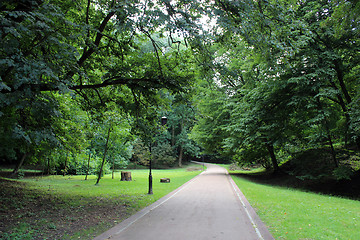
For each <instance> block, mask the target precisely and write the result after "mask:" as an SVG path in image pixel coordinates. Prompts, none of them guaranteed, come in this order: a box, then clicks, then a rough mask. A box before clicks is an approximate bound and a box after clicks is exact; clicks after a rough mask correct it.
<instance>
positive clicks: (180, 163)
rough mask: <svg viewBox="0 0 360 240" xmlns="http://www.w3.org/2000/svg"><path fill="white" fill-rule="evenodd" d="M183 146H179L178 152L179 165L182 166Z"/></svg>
mask: <svg viewBox="0 0 360 240" xmlns="http://www.w3.org/2000/svg"><path fill="white" fill-rule="evenodd" d="M183 152H184V150H183V147H182V146H180V153H179V167H182V159H183Z"/></svg>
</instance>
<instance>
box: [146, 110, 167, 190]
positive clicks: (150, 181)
mask: <svg viewBox="0 0 360 240" xmlns="http://www.w3.org/2000/svg"><path fill="white" fill-rule="evenodd" d="M166 123H167V117H165V116H163V117H162V118H161V126H164V125H165V124H166ZM151 145H152V141H151V140H150V149H149V150H150V164H149V192H148V194H153V187H152V182H153V181H152V180H153V179H152V174H151V167H152V166H151V164H152V153H151Z"/></svg>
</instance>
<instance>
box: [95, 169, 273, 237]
mask: <svg viewBox="0 0 360 240" xmlns="http://www.w3.org/2000/svg"><path fill="white" fill-rule="evenodd" d="M206 166H207V170H206V171H205V172H203V173H202V174H200V175H198V176H197V177H195V178H193V179H192V180H190V181H189V182H187V183H186V184H184V185H183V186H181V187H180V188H178V189H176V190H175V191H173V192H172V193H170V194H168V195H167V196H165V197H163V198H161V199H160V200H158V201H157V202H155V203H154V204H152V205H150V206H148V207H146V208H144V209H143V210H141V211H140V212H138V213H136V214H135V215H133V216H131V217H130V218H128V219H126V220H125V221H123V222H121V223H120V224H118V225H116V226H115V227H113V228H111V229H110V230H109V231H107V232H105V233H103V234H101V235H100V236H98V237H96V238H95V239H96V240H104V239H114V240H115V239H123V240H142V239H144V240H145V239H149V240H210V239H223V240H232V239H236V240H241V239H244V240H252V239H264V240H267V239H273V237H272V236H271V234H270V233H269V231H268V230H267V228H266V226H265V225H264V224H263V223H262V222H261V220H260V219H259V217H258V216H257V215H256V213H255V211H254V210H253V208H252V207H251V206H250V204H249V203H248V201H247V200H246V199H245V197H244V195H243V194H242V193H241V191H240V190H239V189H238V187H237V186H236V185H235V183H234V182H233V180H232V179H231V177H230V176H229V175H228V173H227V171H226V170H225V169H224V168H222V167H219V166H217V165H213V164H206ZM154 191H156V189H154Z"/></svg>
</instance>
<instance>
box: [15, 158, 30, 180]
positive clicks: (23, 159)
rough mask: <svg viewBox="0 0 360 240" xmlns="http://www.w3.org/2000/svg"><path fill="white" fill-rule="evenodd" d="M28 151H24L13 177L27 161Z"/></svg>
mask: <svg viewBox="0 0 360 240" xmlns="http://www.w3.org/2000/svg"><path fill="white" fill-rule="evenodd" d="M27 155H28V153H24V154H23V156H22V157H21V159H20V161H19V163H18V164H17V165H16V167H15V168H14V171H13V172H12V173H11V176H12V177H15V176H16V174H17V173H18V172H19V170H20V169H21V167H22V165H23V164H24V162H25V159H26V157H27Z"/></svg>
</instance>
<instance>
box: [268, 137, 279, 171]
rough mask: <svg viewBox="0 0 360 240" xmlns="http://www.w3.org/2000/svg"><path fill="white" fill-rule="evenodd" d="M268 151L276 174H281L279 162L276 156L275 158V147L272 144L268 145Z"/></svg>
mask: <svg viewBox="0 0 360 240" xmlns="http://www.w3.org/2000/svg"><path fill="white" fill-rule="evenodd" d="M265 145H266V149H267V150H268V152H269V154H270V159H271V164H272V166H273V169H274V173H275V174H276V173H279V172H280V167H279V164H278V162H277V159H276V156H275V152H274V146H273V145H272V144H270V143H266V144H265Z"/></svg>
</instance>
